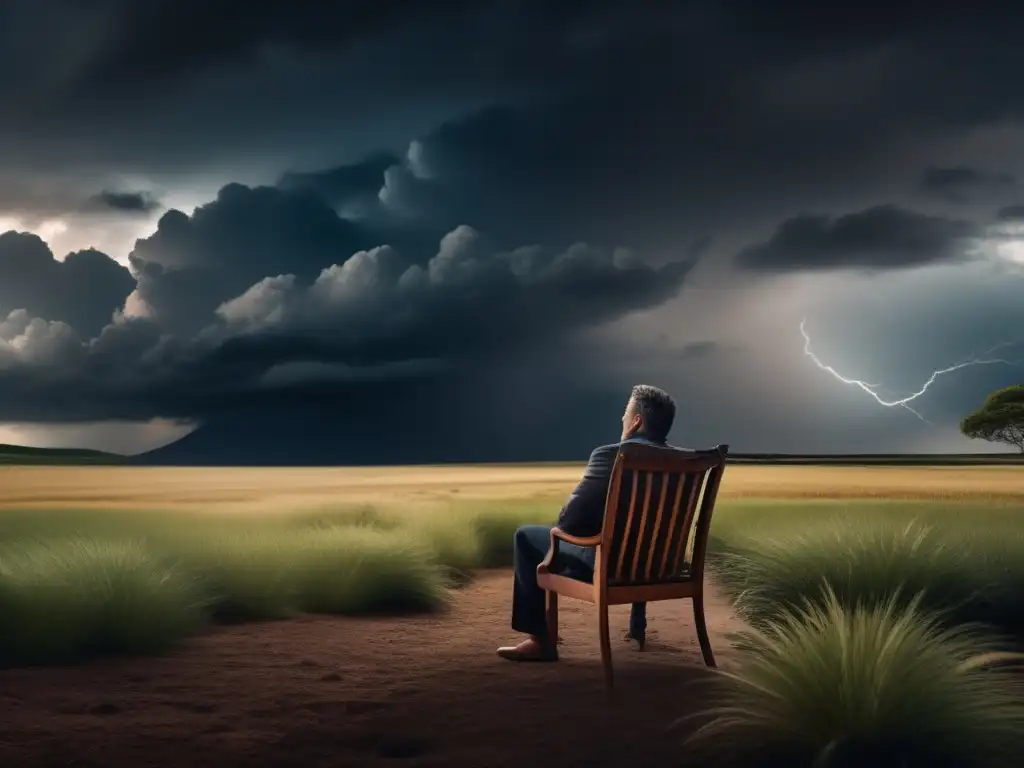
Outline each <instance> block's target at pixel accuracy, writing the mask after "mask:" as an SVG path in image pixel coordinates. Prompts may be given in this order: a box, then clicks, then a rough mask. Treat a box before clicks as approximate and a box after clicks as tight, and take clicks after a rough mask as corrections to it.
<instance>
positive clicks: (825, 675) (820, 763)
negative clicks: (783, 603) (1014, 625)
mask: <svg viewBox="0 0 1024 768" xmlns="http://www.w3.org/2000/svg"><path fill="white" fill-rule="evenodd" d="M740 646H741V647H742V648H743V650H744V651H745V654H744V656H743V661H742V665H741V667H740V668H739V669H738V670H737V671H735V672H726V671H720V672H719V673H718V675H717V676H716V677H715V678H714V680H715V683H716V685H715V687H714V693H713V695H712V697H711V699H710V701H711V702H713V706H712V708H711V709H709V710H708V711H707V712H705V713H704V714H703V715H702V716H704V717H707V718H709V721H708V722H707V723H705V724H704V725H703V726H702V727H701V728H699V729H698V730H697V731H696V732H695V733H694V734H693V736H692V737H691V744H692V745H695V746H698V747H702V748H705V749H706V750H707V751H709V752H710V751H714V753H715V754H716V756H717V758H718V759H721V758H724V757H725V755H724V754H723V749H726V748H727V749H729V750H730V751H731V754H730V755H729V757H731V758H733V759H735V760H739V761H741V763H740V764H742V765H745V766H757V765H773V766H774V765H793V766H800V765H805V766H814V767H815V768H854V767H855V766H865V765H870V766H873V768H889V767H890V766H891V767H892V768H896V767H897V766H919V765H920V766H949V767H951V766H958V767H966V766H978V768H981V767H982V766H984V767H994V766H1010V765H1017V764H1019V760H1020V759H1021V757H1022V755H1021V751H1020V750H1021V745H1022V743H1024V676H1022V675H1021V673H1020V670H1019V669H1018V668H1014V667H1010V666H1007V665H1006V664H1005V662H1006V661H1007V660H1008V659H1009V660H1010V661H1015V660H1019V659H1020V658H1021V657H1020V656H1019V655H1016V654H1007V653H1005V652H1004V651H1003V650H1002V648H1001V646H1000V645H999V643H998V642H997V641H995V640H994V639H993V638H992V637H990V636H989V635H987V634H985V633H984V632H983V631H981V630H980V629H978V628H977V627H972V626H962V627H958V628H947V627H943V626H942V625H941V624H940V623H939V622H938V621H937V620H936V619H935V618H934V617H933V616H931V615H930V614H929V613H928V612H927V611H926V610H925V609H924V608H923V606H922V602H921V598H920V597H914V598H911V599H910V600H909V601H904V600H900V599H899V596H898V595H892V596H891V597H890V598H889V599H887V600H885V601H883V602H881V603H875V604H872V605H857V606H853V607H850V606H848V605H844V603H843V602H842V600H841V599H840V597H839V596H838V595H837V594H836V593H835V592H834V591H832V590H831V589H830V588H828V587H827V586H826V587H825V588H824V589H822V590H820V592H819V595H818V596H817V597H816V599H813V600H808V601H806V602H805V603H804V605H803V607H802V608H800V609H798V610H796V611H793V612H788V613H782V614H780V615H779V617H778V618H777V619H775V620H772V621H768V622H766V623H765V624H764V627H763V628H762V629H761V630H754V631H751V632H747V633H744V634H743V635H741V636H740Z"/></svg>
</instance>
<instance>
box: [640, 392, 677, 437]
mask: <svg viewBox="0 0 1024 768" xmlns="http://www.w3.org/2000/svg"><path fill="white" fill-rule="evenodd" d="M630 397H631V399H632V400H633V402H634V403H636V411H637V413H639V414H640V418H642V419H643V420H644V433H645V434H646V435H647V436H648V437H651V438H654V439H655V440H665V439H666V438H667V437H668V433H669V430H671V429H672V422H673V421H675V418H676V401H675V400H673V399H672V398H671V396H669V394H668V392H666V391H665V390H663V389H658V388H657V387H652V386H651V385H649V384H637V385H636V386H635V387H633V392H632V394H631V395H630Z"/></svg>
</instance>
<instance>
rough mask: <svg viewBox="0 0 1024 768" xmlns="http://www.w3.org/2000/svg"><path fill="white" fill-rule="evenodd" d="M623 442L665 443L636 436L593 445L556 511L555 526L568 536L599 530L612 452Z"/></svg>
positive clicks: (613, 460)
mask: <svg viewBox="0 0 1024 768" xmlns="http://www.w3.org/2000/svg"><path fill="white" fill-rule="evenodd" d="M623 443H644V444H646V445H656V446H658V447H660V448H665V447H667V445H666V443H665V441H664V440H662V441H660V442H659V441H657V440H651V439H650V438H646V437H641V436H639V435H638V436H636V437H630V438H627V439H626V440H623V441H622V443H612V444H611V445H602V446H601V447H600V448H596V449H594V452H593V453H592V454H590V461H589V463H588V464H587V470H586V472H584V473H583V479H582V480H580V483H579V485H577V486H576V490H574V491H573V492H572V494H571V495H570V496H569V500H568V501H567V502H565V506H564V507H562V511H561V512H560V513H559V515H558V523H557V526H558V527H559V528H561V529H562V530H563V531H565V532H566V533H568V534H569V535H570V536H596V535H597V534H598V533H600V532H601V527H602V525H603V524H604V506H605V500H606V498H607V496H608V485H609V483H610V482H611V478H612V467H613V466H614V465H615V456H616V455H617V454H618V452H619V446H621V445H622V444H623Z"/></svg>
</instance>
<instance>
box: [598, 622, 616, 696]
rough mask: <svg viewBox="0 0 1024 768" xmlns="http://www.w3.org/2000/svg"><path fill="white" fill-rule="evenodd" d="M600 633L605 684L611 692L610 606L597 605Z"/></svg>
mask: <svg viewBox="0 0 1024 768" xmlns="http://www.w3.org/2000/svg"><path fill="white" fill-rule="evenodd" d="M597 621H598V634H599V635H600V637H601V663H602V664H603V665H604V684H605V686H606V687H607V688H608V691H609V693H610V692H611V690H612V683H613V680H612V641H611V635H609V630H608V606H607V605H605V604H603V603H599V604H598V606H597Z"/></svg>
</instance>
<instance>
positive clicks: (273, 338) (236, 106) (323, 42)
mask: <svg viewBox="0 0 1024 768" xmlns="http://www.w3.org/2000/svg"><path fill="white" fill-rule="evenodd" d="M1006 5H1007V4H1005V3H992V4H991V5H990V6H989V5H988V4H986V3H984V2H974V3H971V4H963V6H962V7H961V8H958V7H956V6H955V5H953V4H943V5H942V6H941V7H931V8H929V7H927V6H923V5H921V4H912V5H908V6H906V8H905V9H904V10H899V9H895V10H894V9H893V8H887V9H884V10H883V9H880V8H879V9H877V10H875V9H870V8H863V7H859V6H856V7H855V6H853V5H852V4H850V7H843V5H842V4H826V5H824V6H823V5H821V4H818V3H811V2H795V1H794V2H774V3H773V2H767V0H763V1H761V2H753V0H726V1H725V2H711V1H710V0H704V1H703V2H672V3H670V2H645V1H643V0H630V2H611V0H604V1H601V0H564V1H563V2H560V3H550V2H540V0H518V1H515V0H507V1H504V2H490V1H488V2H457V1H451V2H441V1H440V0H439V1H438V2H433V3H429V4H427V3H420V2H412V1H411V0H375V1H374V2H362V1H361V0H360V1H353V2H346V3H335V4H328V3H322V2H318V1H317V2H314V1H312V0H289V2H271V1H270V0H267V1H265V2H262V1H260V2H257V1H252V0H251V1H249V2H245V3H241V2H230V1H229V0H203V2H199V0H175V1H174V2H171V1H170V0H9V1H8V2H5V3H3V4H2V5H0V99H2V101H3V105H4V120H2V121H0V233H2V234H0V422H2V423H3V426H0V441H6V442H21V443H32V444H45V445H70V444H74V445H84V446H88V447H98V448H106V449H112V450H119V451H126V452H138V451H142V450H146V449H148V448H152V447H155V446H158V445H160V444H163V443H166V442H168V441H170V440H172V439H175V438H177V437H179V436H182V435H184V434H186V433H188V432H189V431H190V430H192V429H193V428H195V426H196V425H200V424H215V423H218V422H220V423H237V421H236V422H231V421H230V418H244V419H245V420H246V423H248V424H250V425H251V427H252V428H253V429H257V430H258V429H259V425H260V424H261V423H263V422H262V421H261V420H265V423H266V424H268V425H270V424H275V423H280V421H281V419H284V420H286V421H287V420H288V418H289V417H287V416H281V414H288V413H289V412H290V411H289V408H291V407H292V405H295V406H296V407H298V406H300V405H302V404H306V405H308V404H309V403H310V402H316V403H325V404H333V405H331V406H330V407H329V408H327V410H326V411H325V413H329V414H332V416H331V418H335V419H336V422H337V423H336V424H333V425H332V429H334V432H335V434H336V435H337V436H338V439H339V440H344V439H345V436H346V434H347V433H346V429H349V428H350V429H349V431H350V433H352V434H355V432H358V433H359V435H361V437H360V439H361V440H369V439H372V434H373V432H374V430H373V429H372V428H367V427H366V426H365V424H371V425H372V424H376V425H378V426H379V430H378V431H379V432H380V433H381V434H385V435H396V434H398V435H400V434H401V429H402V424H403V423H404V422H403V420H405V419H413V420H417V419H418V420H419V423H420V424H421V427H422V428H423V429H426V427H423V426H422V425H429V427H430V429H431V430H434V432H436V433H438V434H440V435H442V437H440V438H438V439H441V440H443V439H445V438H444V435H446V434H447V435H450V438H451V440H453V441H458V440H463V439H465V440H468V439H469V438H467V437H466V436H465V434H463V431H460V428H459V426H458V425H460V424H485V425H486V429H485V430H484V432H483V433H481V434H486V435H489V436H490V438H489V439H492V440H494V441H497V442H501V441H507V442H508V443H509V445H512V444H513V443H514V442H515V441H516V440H522V441H528V440H536V435H537V434H546V435H548V436H549V437H548V438H546V439H550V440H551V441H552V442H554V443H557V442H558V441H562V442H561V443H560V444H561V445H564V446H565V448H564V451H563V453H571V454H572V455H573V456H575V455H576V454H577V453H580V454H581V455H580V458H583V457H585V455H586V452H585V451H583V452H581V451H580V448H579V445H577V442H578V441H579V440H584V442H585V441H589V440H591V438H592V437H593V439H595V440H596V439H603V438H606V439H607V441H611V440H614V439H615V438H616V436H617V432H618V418H619V416H620V415H621V408H622V405H623V402H624V400H625V398H626V397H627V396H628V392H629V388H630V386H631V385H633V384H635V383H650V384H656V385H659V386H662V387H664V388H666V389H668V390H669V391H670V392H671V393H672V394H673V395H674V396H675V397H676V399H677V401H678V403H679V416H678V420H677V426H676V427H675V429H674V430H673V434H672V440H673V442H676V443H678V444H684V445H690V446H694V447H698V446H706V445H712V444H715V443H720V442H726V443H729V444H730V445H731V446H733V449H734V450H739V451H778V452H816V451H820V452H842V451H850V452H872V451H878V452H888V451H917V452H928V451H971V450H986V449H993V446H988V445H986V444H980V443H976V442H972V441H968V440H966V439H964V438H961V437H960V436H959V435H958V434H957V429H956V424H957V423H958V421H959V420H960V418H962V417H963V416H964V415H966V414H967V413H969V412H970V411H971V410H973V409H974V408H975V407H977V406H978V405H979V404H980V402H981V401H982V399H983V398H984V396H985V395H986V394H987V393H988V392H990V391H992V390H993V389H996V388H998V387H1002V386H1007V385H1010V384H1014V383H1019V382H1021V381H1024V372H1022V371H1024V367H1021V366H1015V365H1011V364H1001V363H1000V364H989V365H981V366H976V367H971V368H965V369H962V370H960V371H957V372H955V373H951V374H949V375H946V376H943V377H941V378H939V379H938V380H936V382H935V383H934V384H933V385H932V386H931V388H930V389H929V390H928V391H927V392H926V393H925V394H924V395H923V396H921V397H920V398H918V399H917V400H915V401H914V402H913V403H912V405H913V406H914V409H915V410H916V411H917V412H918V413H919V414H920V416H921V418H918V416H915V415H914V414H913V413H911V412H909V411H907V410H905V409H902V408H898V407H893V408H890V407H885V406H883V405H880V404H879V403H878V402H876V401H875V400H874V399H872V398H871V397H870V396H869V395H867V394H866V393H865V392H863V391H862V390H860V389H858V388H856V387H853V386H849V385H846V384H843V383H842V382H840V381H838V380H837V379H835V378H833V377H832V376H831V375H830V374H828V373H826V372H824V371H822V370H820V369H818V368H817V367H816V366H815V364H814V362H813V361H812V360H811V359H810V357H808V356H807V355H806V354H805V352H804V350H805V342H804V339H803V338H802V336H801V334H800V330H799V326H800V322H801V319H803V318H806V320H807V323H806V328H807V330H808V332H809V334H810V336H811V339H812V351H813V352H814V354H815V355H817V356H818V358H820V359H821V360H822V361H823V362H824V363H826V364H828V365H831V366H833V367H834V368H835V369H836V370H837V371H839V372H840V373H841V374H843V375H844V376H846V377H848V378H851V379H852V378H856V379H862V380H864V381H866V382H869V383H871V384H873V385H877V392H878V393H879V395H880V397H882V398H883V399H885V400H887V401H891V400H896V399H899V398H901V397H906V396H907V395H910V394H912V393H913V392H915V391H917V390H919V389H920V388H921V386H922V385H923V384H924V383H925V381H926V380H927V379H928V377H929V376H930V375H931V373H932V371H934V370H936V369H940V368H945V367H948V366H950V365H953V364H955V363H958V362H961V361H964V360H966V359H970V358H971V357H972V356H979V355H982V356H984V355H985V354H989V357H991V358H994V357H998V358H1000V359H1005V360H1006V361H1008V363H1014V362H1018V361H1019V362H1024V190H1022V185H1024V87H1022V86H1021V85H1020V83H1019V79H1020V78H1019V73H1020V71H1021V68H1022V65H1024V49H1022V48H1021V46H1020V45H1019V39H1018V38H1019V30H1020V29H1022V28H1024V11H1020V10H1013V9H1010V8H1007V7H1005V6H1006ZM996 347H998V349H995V350H993V348H996ZM990 350H993V351H991V352H990ZM985 359H988V358H985ZM413 403H414V404H415V408H413V407H412V405H410V404H413ZM325 407H326V406H325ZM307 410H308V409H307ZM296 412H297V411H296ZM239 414H241V416H239ZM345 414H359V415H360V418H361V419H362V420H363V421H360V424H361V425H362V426H360V427H359V429H358V430H356V428H355V427H354V426H352V425H354V424H355V422H356V419H355V417H354V416H352V417H351V419H350V417H349V416H346V415H345ZM229 417H230V418H229ZM326 418H327V417H325V419H326ZM225 419H227V421H225ZM350 421H351V423H350ZM524 424H528V425H531V429H532V430H533V431H532V432H530V431H529V430H526V429H525V428H524V426H523V425H524ZM268 429H269V427H268ZM353 430H355V431H354V432H353ZM197 434H199V433H198V432H197ZM368 435H369V437H368ZM528 435H529V436H528ZM565 435H580V436H581V437H579V438H578V440H577V442H573V441H572V440H571V439H570V438H566V437H565ZM555 452H556V453H557V451H555ZM529 453H530V450H529V447H528V445H527V444H526V443H524V444H523V445H520V446H517V447H515V448H514V449H513V448H509V451H508V455H510V456H513V455H514V456H522V457H524V458H527V457H528V454H529Z"/></svg>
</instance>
